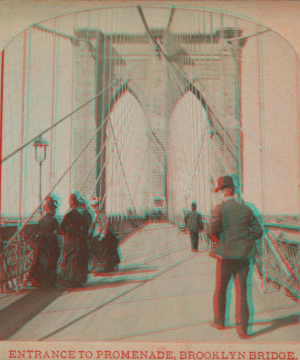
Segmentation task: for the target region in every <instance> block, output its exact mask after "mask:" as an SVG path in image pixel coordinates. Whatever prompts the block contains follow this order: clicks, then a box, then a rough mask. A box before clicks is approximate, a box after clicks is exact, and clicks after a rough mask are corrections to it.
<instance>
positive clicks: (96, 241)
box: [31, 192, 121, 287]
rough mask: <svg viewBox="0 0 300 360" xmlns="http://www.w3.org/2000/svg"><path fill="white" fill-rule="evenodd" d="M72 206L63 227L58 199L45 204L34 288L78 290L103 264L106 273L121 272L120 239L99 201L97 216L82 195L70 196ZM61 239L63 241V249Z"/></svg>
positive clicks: (37, 247)
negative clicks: (54, 286)
mask: <svg viewBox="0 0 300 360" xmlns="http://www.w3.org/2000/svg"><path fill="white" fill-rule="evenodd" d="M69 206H70V209H69V211H68V212H67V213H66V215H65V216H64V217H63V219H62V221H61V223H60V222H59V220H58V217H57V211H58V208H59V200H58V198H57V197H56V196H55V195H50V196H48V197H47V198H46V200H45V203H44V206H43V210H44V213H45V215H44V216H43V217H42V219H41V220H40V222H39V232H38V236H37V239H36V246H35V247H36V256H35V261H34V264H33V267H32V271H31V282H32V283H33V284H34V285H45V286H50V285H54V284H55V283H57V282H58V283H60V284H61V285H64V286H71V287H77V286H80V285H81V284H84V283H86V282H87V280H88V274H89V272H90V271H95V270H97V268H98V266H99V263H100V265H101V266H102V267H103V268H104V269H105V270H106V271H116V270H117V268H118V264H119V263H120V261H121V259H120V254H119V251H120V250H119V239H118V237H117V236H116V234H115V233H114V231H113V229H112V228H110V226H109V225H108V221H107V218H106V215H105V213H104V212H101V211H99V201H98V199H95V200H94V202H93V203H92V207H94V213H93V211H92V210H91V208H90V206H89V203H88V201H87V200H86V198H85V197H83V196H81V195H80V194H79V193H78V192H75V193H73V194H71V195H70V198H69ZM59 235H61V236H62V238H63V241H62V244H61V245H60V244H59ZM59 263H60V274H58V264H59Z"/></svg>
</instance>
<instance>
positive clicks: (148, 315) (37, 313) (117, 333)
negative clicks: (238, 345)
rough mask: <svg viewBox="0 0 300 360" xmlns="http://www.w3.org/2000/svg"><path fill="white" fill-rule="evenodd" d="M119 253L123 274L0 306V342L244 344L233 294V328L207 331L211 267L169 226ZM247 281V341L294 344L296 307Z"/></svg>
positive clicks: (151, 228)
mask: <svg viewBox="0 0 300 360" xmlns="http://www.w3.org/2000/svg"><path fill="white" fill-rule="evenodd" d="M121 252H122V263H121V266H120V271H119V272H118V273H115V274H113V275H109V276H103V275H92V276H91V278H90V281H89V283H88V284H87V286H86V287H85V288H80V289H75V290H72V291H71V290H70V291H62V290H61V289H39V290H36V291H33V292H31V293H28V294H20V295H10V296H6V297H4V298H1V299H0V309H2V310H1V313H0V316H1V325H0V333H1V330H2V334H4V335H2V336H3V337H2V338H6V339H7V338H8V339H10V340H22V341H23V340H44V341H58V340H64V341H77V340H79V341H130V342H132V341H134V342H149V341H150V342H151V341H167V342H174V341H184V342H186V341H191V342H199V341H226V342H239V341H243V342H245V340H240V339H239V337H238V335H237V333H236V329H235V327H234V323H235V294H234V292H235V291H234V286H233V287H232V290H231V308H230V312H229V318H228V323H229V325H230V327H229V328H228V330H225V331H219V330H217V329H214V328H212V327H211V326H210V325H209V322H210V321H211V320H212V319H213V307H212V298H213V291H214V286H215V260H214V259H212V258H210V257H209V256H208V253H207V252H206V251H204V252H198V253H192V252H191V251H190V244H189V237H188V235H187V234H185V233H182V232H179V231H178V229H177V228H176V227H175V226H173V225H171V224H167V223H152V224H149V225H147V226H145V227H144V228H142V229H141V230H140V231H138V232H136V233H134V234H133V235H132V236H131V237H130V238H129V239H127V240H126V241H125V242H124V243H123V244H122V245H121ZM250 280H252V281H249V292H250V293H252V302H251V308H252V309H254V314H253V315H254V316H253V318H252V322H253V325H252V329H251V332H252V334H253V336H252V337H251V338H250V339H249V340H247V341H249V342H251V341H254V342H270V341H272V342H273V341H276V342H282V341H289V342H293V341H299V338H300V331H299V330H300V326H299V304H297V303H295V302H294V301H293V300H291V299H290V298H288V297H287V296H286V295H285V294H284V293H283V292H280V291H277V290H275V289H274V291H272V292H270V293H267V294H264V293H262V291H261V290H260V289H259V286H258V284H257V282H256V281H255V275H254V274H251V279H250ZM16 304H17V305H16ZM18 309H19V310H18ZM252 312H253V310H252ZM4 319H5V323H6V324H11V326H10V328H7V327H6V328H5V325H3V320H4ZM13 324H14V325H13ZM1 328H2V329H1ZM16 330H17V331H16ZM5 334H6V335H5ZM8 336H9V337H8Z"/></svg>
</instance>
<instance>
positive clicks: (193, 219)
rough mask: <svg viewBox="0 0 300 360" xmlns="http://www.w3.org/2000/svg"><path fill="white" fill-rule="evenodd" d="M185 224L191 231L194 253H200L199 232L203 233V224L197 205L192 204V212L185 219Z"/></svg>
mask: <svg viewBox="0 0 300 360" xmlns="http://www.w3.org/2000/svg"><path fill="white" fill-rule="evenodd" d="M184 221H185V224H186V226H187V227H188V229H189V230H190V236H191V246H192V251H193V252H197V251H198V243H199V231H203V222H202V217H201V214H200V213H199V212H198V211H197V204H196V202H195V201H193V202H192V205H191V211H189V212H188V213H187V214H186V215H185V218H184Z"/></svg>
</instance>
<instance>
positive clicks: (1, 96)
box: [0, 50, 5, 225]
mask: <svg viewBox="0 0 300 360" xmlns="http://www.w3.org/2000/svg"><path fill="white" fill-rule="evenodd" d="M4 54H5V52H4V50H2V52H1V73H0V76H1V78H0V86H1V87H0V160H2V144H3V113H4V110H3V99H4V60H5V57H4ZM1 223H2V163H0V225H1Z"/></svg>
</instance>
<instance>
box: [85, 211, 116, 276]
mask: <svg viewBox="0 0 300 360" xmlns="http://www.w3.org/2000/svg"><path fill="white" fill-rule="evenodd" d="M91 236H92V249H93V252H94V254H95V255H96V257H97V258H98V259H99V262H100V264H101V265H102V267H103V268H104V270H105V271H106V272H112V271H117V270H118V265H119V263H120V262H121V256H120V249H119V241H120V240H119V237H118V236H117V234H116V233H115V232H114V231H113V229H112V228H111V227H110V226H108V221H107V217H106V215H105V214H104V213H103V212H99V213H98V214H97V216H96V218H95V221H94V222H93V224H92V229H91Z"/></svg>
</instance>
